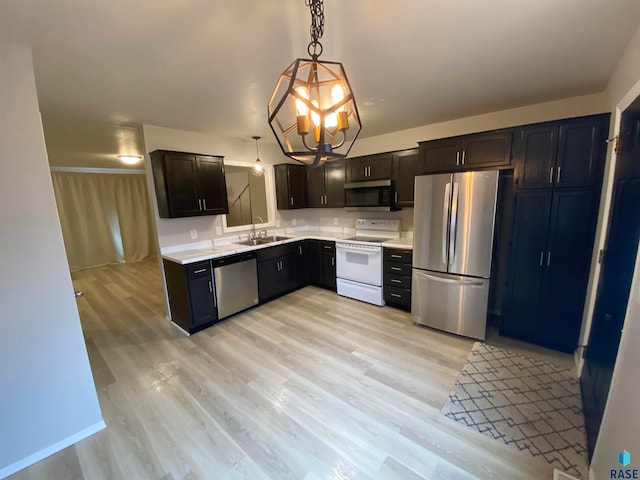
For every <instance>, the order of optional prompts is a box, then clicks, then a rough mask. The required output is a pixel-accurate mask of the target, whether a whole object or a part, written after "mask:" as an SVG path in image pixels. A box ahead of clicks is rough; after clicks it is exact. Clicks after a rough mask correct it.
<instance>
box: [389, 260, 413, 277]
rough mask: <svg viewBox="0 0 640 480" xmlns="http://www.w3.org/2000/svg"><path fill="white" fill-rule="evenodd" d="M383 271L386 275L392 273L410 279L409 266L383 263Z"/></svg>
mask: <svg viewBox="0 0 640 480" xmlns="http://www.w3.org/2000/svg"><path fill="white" fill-rule="evenodd" d="M384 271H385V272H386V273H393V274H394V275H403V276H405V277H410V276H411V264H410V263H391V262H384Z"/></svg>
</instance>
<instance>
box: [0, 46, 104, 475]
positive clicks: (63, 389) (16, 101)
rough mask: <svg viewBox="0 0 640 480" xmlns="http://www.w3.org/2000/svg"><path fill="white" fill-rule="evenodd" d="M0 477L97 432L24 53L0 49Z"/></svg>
mask: <svg viewBox="0 0 640 480" xmlns="http://www.w3.org/2000/svg"><path fill="white" fill-rule="evenodd" d="M0 85H2V88H0V158H1V159H2V175H0V205H2V210H1V212H2V213H0V218H1V220H0V252H1V255H2V268H1V269H0V308H1V310H0V311H1V312H2V313H1V316H0V332H1V333H0V478H3V477H5V476H7V475H10V474H11V473H13V472H14V471H16V470H19V469H21V468H24V467H26V466H28V465H29V464H31V463H33V462H35V461H37V460H40V459H41V458H44V457H45V456H48V455H50V454H52V453H55V452H56V451H58V450H60V449H62V448H64V447H66V446H68V445H70V444H72V443H74V442H76V441H78V440H80V439H81V438H84V437H85V436H87V435H90V434H91V433H94V432H95V431H97V430H99V429H101V428H104V423H103V422H102V417H101V413H100V406H99V405H98V399H97V396H96V391H95V387H94V383H93V378H92V376H91V369H90V367H89V359H88V357H87V351H86V348H85V344H84V338H83V336H82V329H81V326H80V319H79V316H78V310H77V307H76V300H75V298H74V295H73V287H72V284H71V277H70V275H69V270H68V266H67V261H66V256H65V251H64V245H63V242H62V232H61V230H60V222H59V221H58V214H57V211H56V203H55V199H54V196H53V187H52V184H51V177H50V176H49V165H48V163H47V154H46V150H45V144H44V137H43V133H42V126H41V123H40V115H39V111H38V101H37V97H36V86H35V79H34V74H33V66H32V62H31V51H30V50H29V49H28V48H27V47H22V46H17V45H11V44H6V43H0Z"/></svg>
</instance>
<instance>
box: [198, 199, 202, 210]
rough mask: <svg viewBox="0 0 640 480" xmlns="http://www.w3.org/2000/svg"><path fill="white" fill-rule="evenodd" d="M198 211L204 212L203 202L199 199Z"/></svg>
mask: <svg viewBox="0 0 640 480" xmlns="http://www.w3.org/2000/svg"><path fill="white" fill-rule="evenodd" d="M198 210H202V200H201V199H198Z"/></svg>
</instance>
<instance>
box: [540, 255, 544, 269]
mask: <svg viewBox="0 0 640 480" xmlns="http://www.w3.org/2000/svg"><path fill="white" fill-rule="evenodd" d="M543 261H544V252H540V266H542V262H543Z"/></svg>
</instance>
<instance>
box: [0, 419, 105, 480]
mask: <svg viewBox="0 0 640 480" xmlns="http://www.w3.org/2000/svg"><path fill="white" fill-rule="evenodd" d="M105 428H107V426H106V425H105V423H104V420H100V421H99V422H98V423H96V424H94V425H91V426H90V427H87V428H85V429H84V430H81V431H79V432H78V433H76V434H74V435H71V436H70V437H67V438H65V439H63V440H60V441H59V442H56V443H54V444H53V445H50V446H48V447H47V448H43V449H42V450H40V451H39V452H36V453H34V454H33V455H29V456H28V457H25V458H23V459H22V460H19V461H17V462H15V463H12V464H11V465H7V466H6V467H3V468H0V480H1V479H3V478H6V477H8V476H9V475H13V474H14V473H16V472H19V471H20V470H22V469H23V468H27V467H28V466H30V465H33V464H34V463H36V462H39V461H40V460H42V459H45V458H47V457H49V456H51V455H53V454H54V453H58V452H59V451H60V450H64V449H65V448H67V447H69V446H71V445H73V444H74V443H78V442H79V441H80V440H83V439H85V438H87V437H89V436H91V435H93V434H94V433H97V432H99V431H100V430H103V429H105Z"/></svg>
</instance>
